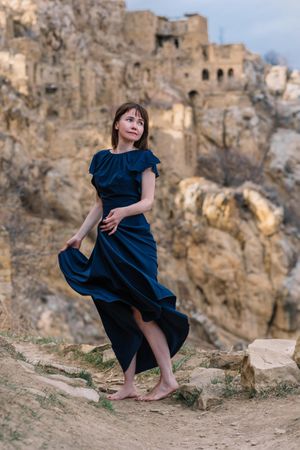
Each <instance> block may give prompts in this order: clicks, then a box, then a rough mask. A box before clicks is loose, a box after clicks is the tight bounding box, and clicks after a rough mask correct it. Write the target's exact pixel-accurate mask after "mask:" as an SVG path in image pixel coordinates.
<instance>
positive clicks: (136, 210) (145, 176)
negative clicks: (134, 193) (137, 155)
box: [122, 167, 155, 217]
mask: <svg viewBox="0 0 300 450" xmlns="http://www.w3.org/2000/svg"><path fill="white" fill-rule="evenodd" d="M141 187H142V195H141V200H140V201H138V202H136V203H133V204H132V205H129V206H123V207H122V209H123V212H124V217H126V216H133V215H135V214H141V213H144V212H146V211H150V210H151V209H152V205H153V202H154V192H155V174H154V172H153V171H152V169H151V167H149V168H148V169H146V170H144V172H143V173H142V186H141Z"/></svg>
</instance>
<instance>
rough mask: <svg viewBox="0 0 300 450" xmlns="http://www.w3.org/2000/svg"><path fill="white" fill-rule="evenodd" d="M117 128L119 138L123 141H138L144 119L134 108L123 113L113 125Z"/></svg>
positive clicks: (142, 129)
mask: <svg viewBox="0 0 300 450" xmlns="http://www.w3.org/2000/svg"><path fill="white" fill-rule="evenodd" d="M115 127H116V129H117V130H119V139H120V138H122V140H123V141H127V142H128V141H134V142H135V141H138V140H139V139H140V138H141V137H142V135H143V132H144V119H143V118H142V116H141V115H140V113H139V111H137V110H136V109H134V108H133V109H130V110H129V111H127V112H126V113H124V114H123V115H122V116H121V117H120V119H119V121H118V122H116V125H115Z"/></svg>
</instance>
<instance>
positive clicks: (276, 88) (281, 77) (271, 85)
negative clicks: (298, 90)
mask: <svg viewBox="0 0 300 450" xmlns="http://www.w3.org/2000/svg"><path fill="white" fill-rule="evenodd" d="M286 82H287V67H286V66H273V67H272V68H271V70H270V72H269V73H268V75H267V76H266V84H267V87H268V90H269V91H270V92H271V94H282V93H283V92H284V90H285V87H286Z"/></svg>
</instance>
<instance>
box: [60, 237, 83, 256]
mask: <svg viewBox="0 0 300 450" xmlns="http://www.w3.org/2000/svg"><path fill="white" fill-rule="evenodd" d="M81 242H82V239H80V238H79V237H78V236H77V235H76V234H75V235H74V236H72V237H71V239H69V240H68V241H67V242H66V244H65V246H64V247H63V248H61V249H60V251H59V252H63V251H64V250H66V249H67V248H68V247H74V248H77V249H78V250H79V249H80V246H81Z"/></svg>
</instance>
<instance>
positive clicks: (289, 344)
mask: <svg viewBox="0 0 300 450" xmlns="http://www.w3.org/2000/svg"><path fill="white" fill-rule="evenodd" d="M295 344H296V341H294V340H290V339H256V340H255V341H254V342H252V344H250V345H249V347H248V351H247V353H248V354H247V355H246V356H245V358H244V360H243V363H242V369H241V383H242V385H243V387H245V388H248V389H254V390H255V391H257V392H259V391H263V390H265V389H271V388H276V387H278V386H279V385H280V384H285V385H293V386H299V384H300V370H299V368H298V367H297V364H296V363H295V361H293V359H292V355H293V352H294V349H295Z"/></svg>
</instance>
